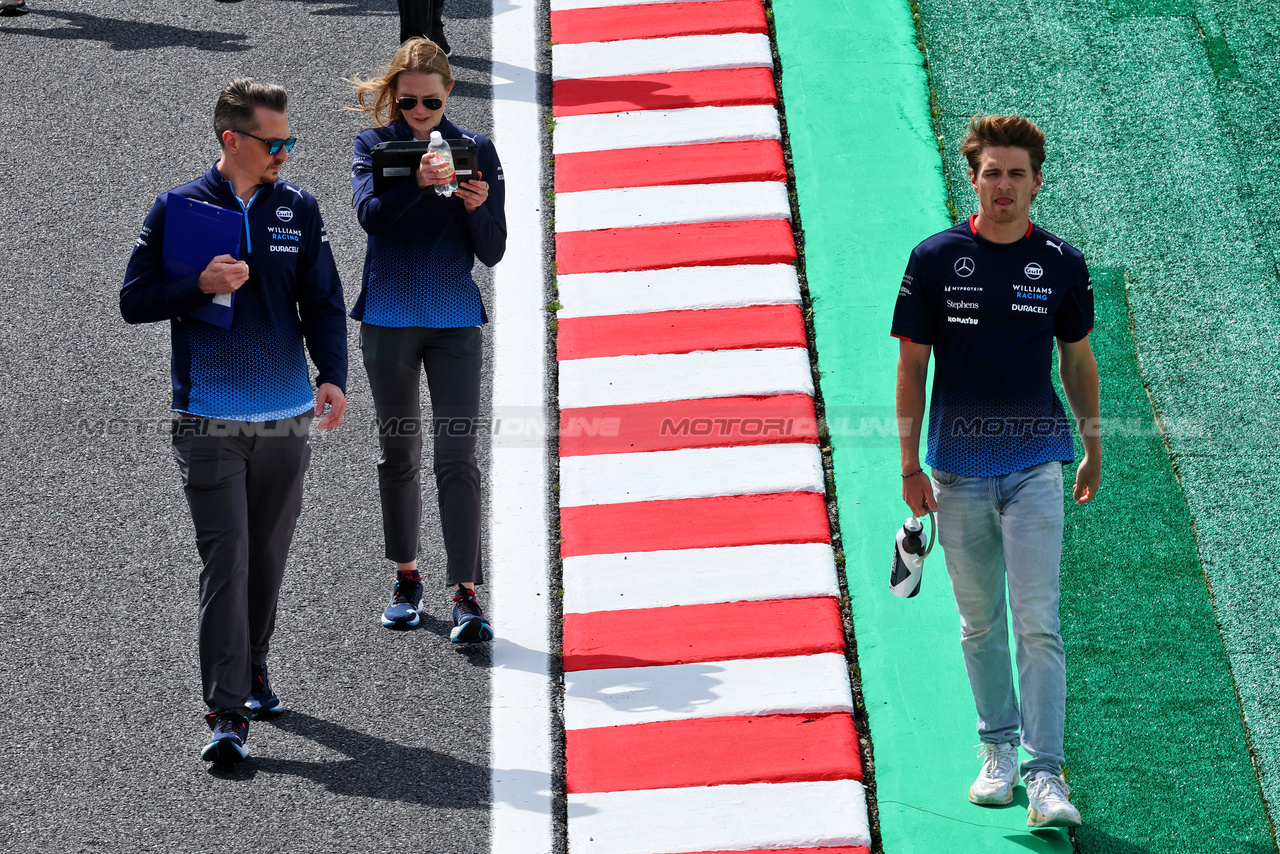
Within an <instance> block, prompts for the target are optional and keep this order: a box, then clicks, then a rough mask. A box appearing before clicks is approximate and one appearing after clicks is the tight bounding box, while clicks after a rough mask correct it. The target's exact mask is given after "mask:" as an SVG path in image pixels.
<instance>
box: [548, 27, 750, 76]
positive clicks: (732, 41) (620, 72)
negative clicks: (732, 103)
mask: <svg viewBox="0 0 1280 854" xmlns="http://www.w3.org/2000/svg"><path fill="white" fill-rule="evenodd" d="M772 67H773V51H772V49H771V48H770V46H769V37H768V36H767V35H765V34H764V33H728V34H726V35H715V36H674V37H671V38H665V39H626V40H623V41H614V42H585V43H583V44H558V45H554V46H553V47H552V48H551V68H552V72H553V74H554V79H556V80H580V79H586V78H591V77H623V76H626V75H631V74H666V73H669V72H673V71H710V70H713V69H723V68H772Z"/></svg>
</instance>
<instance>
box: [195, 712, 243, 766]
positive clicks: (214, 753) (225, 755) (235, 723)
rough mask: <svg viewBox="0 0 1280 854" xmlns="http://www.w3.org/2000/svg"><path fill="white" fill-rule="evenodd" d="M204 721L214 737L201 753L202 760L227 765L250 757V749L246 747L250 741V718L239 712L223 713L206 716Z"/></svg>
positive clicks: (211, 737) (210, 738)
mask: <svg viewBox="0 0 1280 854" xmlns="http://www.w3.org/2000/svg"><path fill="white" fill-rule="evenodd" d="M204 719H205V721H206V722H208V724H209V729H211V730H213V735H212V736H210V737H209V743H208V744H206V745H205V746H204V750H201V751H200V758H201V759H203V760H204V761H205V762H215V763H217V764H219V765H225V764H229V763H232V762H239V761H240V760H241V759H244V758H245V757H247V756H248V755H249V748H248V747H245V742H247V741H248V740H249V719H248V718H246V717H245V716H244V715H242V714H240V713H239V712H222V713H220V714H209V715H205V717H204Z"/></svg>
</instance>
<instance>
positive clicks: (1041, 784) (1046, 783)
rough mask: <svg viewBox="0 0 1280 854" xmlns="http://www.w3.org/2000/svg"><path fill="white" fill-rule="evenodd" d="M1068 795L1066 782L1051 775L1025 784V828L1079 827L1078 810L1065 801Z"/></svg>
mask: <svg viewBox="0 0 1280 854" xmlns="http://www.w3.org/2000/svg"><path fill="white" fill-rule="evenodd" d="M1069 794H1071V788H1070V787H1069V786H1068V785H1067V783H1066V781H1065V780H1063V779H1062V778H1061V777H1055V776H1053V775H1052V774H1045V775H1044V776H1041V777H1036V778H1035V779H1034V780H1032V781H1031V782H1029V783H1027V800H1028V801H1030V806H1028V807H1027V827H1079V826H1080V810H1078V809H1076V808H1075V807H1074V806H1072V805H1071V801H1069V800H1067V795H1069Z"/></svg>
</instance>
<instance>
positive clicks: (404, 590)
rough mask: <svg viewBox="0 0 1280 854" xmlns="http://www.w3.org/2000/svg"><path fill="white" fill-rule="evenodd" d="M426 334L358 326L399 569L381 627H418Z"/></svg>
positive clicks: (387, 524)
mask: <svg viewBox="0 0 1280 854" xmlns="http://www.w3.org/2000/svg"><path fill="white" fill-rule="evenodd" d="M422 333H423V330H421V329H419V328H417V327H404V328H394V327H389V326H374V325H371V324H368V323H363V324H361V325H360V351H361V354H362V355H363V359H364V367H365V373H366V374H367V375H368V377H369V389H370V391H371V392H372V393H373V406H374V415H375V417H376V419H377V424H378V448H379V452H380V453H379V456H378V497H379V500H380V502H381V505H382V535H383V544H384V547H385V552H384V554H385V556H386V558H387V559H388V560H390V561H392V562H393V563H394V564H395V568H396V577H395V580H394V581H393V583H392V590H391V601H390V603H388V604H387V607H386V608H385V609H384V611H383V613H382V625H384V626H386V627H387V628H389V629H412V628H417V626H418V625H419V623H420V621H421V616H420V612H421V610H422V592H423V585H422V578H421V576H420V575H419V574H418V544H419V536H420V528H421V524H422V489H421V486H420V484H419V480H418V477H419V475H418V472H419V469H420V467H421V463H422V406H421V398H420V378H421V375H422Z"/></svg>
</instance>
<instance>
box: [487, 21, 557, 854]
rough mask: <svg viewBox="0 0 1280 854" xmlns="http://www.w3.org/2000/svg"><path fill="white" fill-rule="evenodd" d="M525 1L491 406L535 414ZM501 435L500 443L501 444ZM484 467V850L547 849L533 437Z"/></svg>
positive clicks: (540, 494) (508, 142)
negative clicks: (487, 694)
mask: <svg viewBox="0 0 1280 854" xmlns="http://www.w3.org/2000/svg"><path fill="white" fill-rule="evenodd" d="M537 6H538V4H537V2H536V0H494V3H493V7H494V8H493V55H494V56H500V57H502V58H503V60H504V64H503V66H502V71H501V74H502V79H500V80H499V79H497V78H496V76H495V80H494V100H493V127H494V131H493V138H494V140H495V141H496V143H497V145H498V147H499V148H500V150H501V151H502V161H503V164H504V166H505V167H506V170H507V180H506V190H507V212H508V215H509V216H510V217H511V220H510V222H511V226H512V228H511V233H510V235H509V236H508V238H507V251H506V257H505V258H504V260H503V262H502V263H501V264H499V265H498V266H497V267H496V268H494V286H495V287H496V288H498V293H497V296H496V302H497V305H496V306H495V307H494V315H495V316H496V317H500V318H501V319H500V320H495V322H494V324H493V354H492V355H493V365H494V370H493V408H494V411H495V412H501V411H503V410H511V409H519V410H521V411H532V412H535V413H541V412H542V410H543V407H544V405H545V402H546V391H545V390H546V369H547V366H546V360H545V358H544V356H543V353H544V352H545V349H546V346H545V339H544V335H545V329H546V315H545V312H544V311H543V309H542V304H543V303H544V302H545V299H546V298H545V296H544V294H543V288H544V273H543V270H544V259H543V255H542V242H541V238H540V236H539V232H540V230H541V229H540V221H541V218H542V216H543V212H542V204H543V195H542V192H541V190H542V188H541V187H540V186H539V184H538V181H539V175H540V174H541V171H542V162H541V159H542V153H541V152H542V146H541V144H540V140H539V130H540V128H541V127H542V123H541V121H540V120H539V116H538V86H537V80H538V76H537V71H536V69H537V67H538V60H537V56H538V54H537V43H536V42H537V26H536V24H535V21H536V15H537ZM508 445H511V443H508ZM492 459H493V462H492V467H491V469H490V478H489V479H490V489H489V501H490V508H489V513H490V517H489V518H490V521H489V537H490V539H489V557H490V567H491V570H490V578H489V582H490V583H489V584H488V585H486V586H487V588H488V591H487V595H488V598H489V602H488V603H487V610H488V611H489V613H490V616H491V617H492V618H493V621H494V627H495V631H496V632H497V636H498V639H497V640H496V641H495V642H494V644H493V651H492V655H493V666H492V668H491V670H490V674H491V676H490V679H491V682H490V685H491V689H492V696H491V705H490V712H489V715H490V717H489V721H490V729H491V739H492V741H491V746H490V752H489V758H490V762H491V767H492V769H493V770H492V776H491V786H492V790H491V794H492V806H491V819H492V822H491V842H490V850H491V851H492V852H494V854H508V852H511V851H520V852H525V854H550V852H551V851H552V850H553V848H554V845H555V834H554V830H553V824H552V820H551V807H552V801H553V795H552V790H553V786H552V781H551V743H552V742H551V680H550V676H549V674H548V664H549V662H550V656H551V649H550V643H549V637H550V620H549V618H548V613H549V608H548V606H549V602H548V600H549V598H550V592H549V588H550V584H549V577H550V576H549V566H548V559H547V554H548V548H549V544H548V527H549V523H548V519H547V512H546V506H547V498H546V496H547V491H548V490H547V484H546V471H547V465H546V445H545V442H533V443H525V446H523V447H521V446H518V445H517V446H504V445H503V442H502V438H501V437H495V439H494V447H493V457H492Z"/></svg>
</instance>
